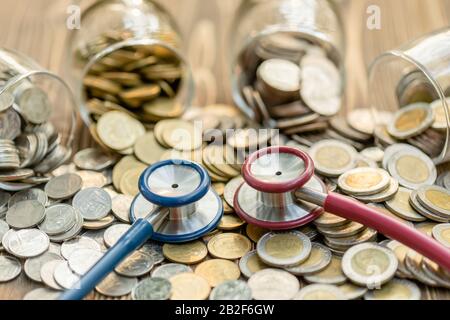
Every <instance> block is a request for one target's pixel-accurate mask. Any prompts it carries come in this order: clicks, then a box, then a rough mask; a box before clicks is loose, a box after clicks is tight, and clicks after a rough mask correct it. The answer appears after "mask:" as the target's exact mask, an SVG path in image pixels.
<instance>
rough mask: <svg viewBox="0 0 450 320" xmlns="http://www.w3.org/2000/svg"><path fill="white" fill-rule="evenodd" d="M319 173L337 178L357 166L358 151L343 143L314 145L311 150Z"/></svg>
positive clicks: (332, 141)
mask: <svg viewBox="0 0 450 320" xmlns="http://www.w3.org/2000/svg"><path fill="white" fill-rule="evenodd" d="M309 155H310V156H311V158H312V159H313V161H314V164H315V167H316V170H317V172H319V173H321V174H323V175H325V176H330V177H337V176H340V175H341V174H343V173H345V172H347V171H348V170H351V169H353V168H354V167H355V165H356V158H357V152H356V150H355V149H354V148H353V147H352V146H350V145H348V144H345V143H343V142H341V141H337V140H323V141H320V142H318V143H316V144H314V145H313V146H312V147H311V149H310V150H309Z"/></svg>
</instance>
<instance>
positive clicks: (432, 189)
mask: <svg viewBox="0 0 450 320" xmlns="http://www.w3.org/2000/svg"><path fill="white" fill-rule="evenodd" d="M417 196H418V200H419V202H420V203H421V204H422V205H423V206H424V207H425V208H426V209H428V210H430V211H431V212H433V213H434V214H436V215H438V216H442V217H444V218H448V219H449V220H450V191H449V190H447V189H444V188H441V187H438V186H424V187H421V188H420V189H419V190H418V191H417Z"/></svg>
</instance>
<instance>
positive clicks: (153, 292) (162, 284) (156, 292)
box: [131, 278, 172, 300]
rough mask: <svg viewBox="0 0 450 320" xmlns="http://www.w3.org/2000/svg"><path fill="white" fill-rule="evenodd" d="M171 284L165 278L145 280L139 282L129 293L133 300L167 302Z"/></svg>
mask: <svg viewBox="0 0 450 320" xmlns="http://www.w3.org/2000/svg"><path fill="white" fill-rule="evenodd" d="M171 291H172V284H171V283H170V281H169V280H167V279H165V278H147V279H144V280H142V281H141V282H139V283H138V284H137V285H136V286H135V287H134V288H133V290H132V292H131V299H133V300H168V299H169V298H170V295H171V294H172V292H171Z"/></svg>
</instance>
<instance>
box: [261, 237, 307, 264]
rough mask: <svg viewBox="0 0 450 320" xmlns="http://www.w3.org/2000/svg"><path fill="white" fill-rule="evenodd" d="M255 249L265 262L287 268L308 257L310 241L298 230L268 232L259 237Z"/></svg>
mask: <svg viewBox="0 0 450 320" xmlns="http://www.w3.org/2000/svg"><path fill="white" fill-rule="evenodd" d="M256 250H257V253H258V256H259V257H260V258H261V260H262V261H264V262H265V263H266V264H268V265H270V266H274V267H283V268H288V267H292V266H295V265H298V264H300V263H302V262H304V261H305V260H306V259H308V257H309V255H310V253H311V241H310V240H309V238H308V237H307V236H306V235H304V234H303V233H301V232H299V231H288V232H270V233H266V234H265V235H264V236H262V238H261V239H259V241H258V244H257V247H256Z"/></svg>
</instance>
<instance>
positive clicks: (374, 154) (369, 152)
mask: <svg viewBox="0 0 450 320" xmlns="http://www.w3.org/2000/svg"><path fill="white" fill-rule="evenodd" d="M361 155H362V156H363V157H365V158H369V159H371V160H373V161H375V162H377V163H380V162H381V161H383V158H384V151H383V150H382V149H380V148H378V147H370V148H366V149H364V150H362V151H361Z"/></svg>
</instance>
